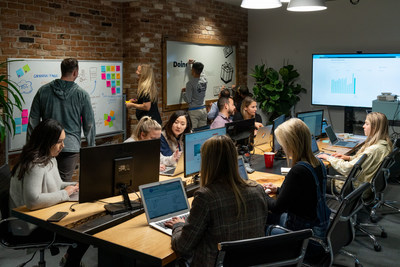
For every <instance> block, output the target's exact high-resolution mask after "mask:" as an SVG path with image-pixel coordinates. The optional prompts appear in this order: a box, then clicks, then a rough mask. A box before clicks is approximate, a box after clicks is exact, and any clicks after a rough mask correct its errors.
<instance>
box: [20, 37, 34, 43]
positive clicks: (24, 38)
mask: <svg viewBox="0 0 400 267" xmlns="http://www.w3.org/2000/svg"><path fill="white" fill-rule="evenodd" d="M19 41H20V42H22V43H33V42H35V38H31V37H19Z"/></svg>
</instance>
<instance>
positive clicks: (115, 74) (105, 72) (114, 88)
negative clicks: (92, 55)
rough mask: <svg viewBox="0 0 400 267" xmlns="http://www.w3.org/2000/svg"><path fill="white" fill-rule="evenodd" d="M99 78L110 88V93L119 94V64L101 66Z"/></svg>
mask: <svg viewBox="0 0 400 267" xmlns="http://www.w3.org/2000/svg"><path fill="white" fill-rule="evenodd" d="M101 79H102V80H104V81H105V83H106V87H107V88H110V90H111V94H112V95H115V94H121V66H119V65H111V66H101Z"/></svg>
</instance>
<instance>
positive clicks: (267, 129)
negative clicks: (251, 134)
mask: <svg viewBox="0 0 400 267" xmlns="http://www.w3.org/2000/svg"><path fill="white" fill-rule="evenodd" d="M271 130H272V125H268V126H264V127H261V128H259V129H258V131H257V135H256V136H255V138H254V145H255V146H259V145H263V144H265V143H267V142H269V139H270V138H269V136H270V135H271Z"/></svg>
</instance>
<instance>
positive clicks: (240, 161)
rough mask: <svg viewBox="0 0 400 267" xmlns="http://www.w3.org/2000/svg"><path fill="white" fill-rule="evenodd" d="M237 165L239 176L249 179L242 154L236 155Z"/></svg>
mask: <svg viewBox="0 0 400 267" xmlns="http://www.w3.org/2000/svg"><path fill="white" fill-rule="evenodd" d="M238 166H239V174H240V177H242V179H243V180H249V176H248V175H247V170H246V166H245V165H244V161H243V158H242V156H239V157H238Z"/></svg>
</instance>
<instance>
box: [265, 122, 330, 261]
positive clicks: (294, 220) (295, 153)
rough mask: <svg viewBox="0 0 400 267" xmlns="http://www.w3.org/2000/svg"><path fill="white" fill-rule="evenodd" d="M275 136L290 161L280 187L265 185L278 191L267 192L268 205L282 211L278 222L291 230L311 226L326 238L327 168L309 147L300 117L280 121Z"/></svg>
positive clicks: (304, 125) (306, 132)
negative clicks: (275, 197) (274, 196)
mask: <svg viewBox="0 0 400 267" xmlns="http://www.w3.org/2000/svg"><path fill="white" fill-rule="evenodd" d="M275 136H276V138H277V140H278V142H279V144H281V146H282V148H283V150H284V152H285V154H286V156H287V159H288V161H289V158H291V159H292V162H291V169H290V171H289V173H288V174H287V175H286V177H285V180H284V181H283V184H282V187H281V188H277V187H276V186H274V185H273V184H266V185H264V186H265V187H266V188H269V189H270V190H271V192H272V193H276V194H277V199H273V198H271V197H269V196H268V195H266V197H267V200H268V209H269V210H270V211H272V213H273V214H276V215H281V214H282V215H281V216H280V220H279V221H280V223H279V224H280V225H281V226H284V227H286V228H288V229H290V230H302V229H307V228H311V229H313V231H314V235H316V236H318V237H321V238H325V236H326V230H327V229H328V224H329V215H330V209H329V208H328V207H327V205H326V198H325V190H326V169H325V166H324V164H322V162H321V161H320V160H318V159H317V158H316V157H315V156H314V155H313V153H312V151H311V133H310V130H309V129H308V127H307V125H306V124H305V123H304V122H303V121H301V120H300V119H297V118H293V119H290V120H288V121H286V122H284V123H282V124H281V125H279V126H278V128H277V129H276V130H275ZM275 217H276V216H275ZM271 223H277V222H271ZM309 247H310V245H309ZM309 253H310V252H308V254H309ZM311 253H312V252H311Z"/></svg>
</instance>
